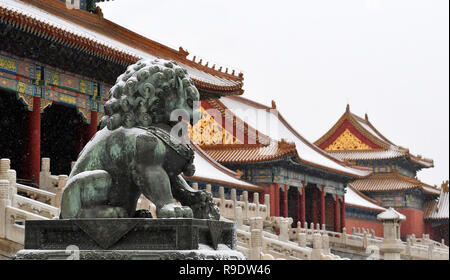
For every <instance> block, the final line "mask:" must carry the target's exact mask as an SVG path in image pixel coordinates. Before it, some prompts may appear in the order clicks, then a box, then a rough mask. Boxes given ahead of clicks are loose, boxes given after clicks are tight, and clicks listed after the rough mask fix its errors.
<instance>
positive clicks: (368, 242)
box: [280, 222, 449, 260]
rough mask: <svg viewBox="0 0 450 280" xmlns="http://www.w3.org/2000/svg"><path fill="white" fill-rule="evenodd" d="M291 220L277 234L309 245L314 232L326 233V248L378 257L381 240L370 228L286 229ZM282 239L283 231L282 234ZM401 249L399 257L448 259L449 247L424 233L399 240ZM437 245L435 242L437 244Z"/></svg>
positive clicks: (319, 227) (323, 227) (302, 244)
mask: <svg viewBox="0 0 450 280" xmlns="http://www.w3.org/2000/svg"><path fill="white" fill-rule="evenodd" d="M290 224H291V223H289V222H287V223H282V224H281V229H280V237H281V235H283V233H285V232H288V234H287V236H288V239H289V240H290V241H297V242H298V243H299V244H300V245H301V246H303V247H304V246H311V245H312V244H313V243H314V235H315V234H320V235H322V236H328V239H329V244H330V247H329V248H330V249H331V250H332V251H334V252H340V253H344V254H353V255H360V256H362V257H364V258H369V259H382V258H383V257H382V256H381V255H380V252H379V248H380V245H381V244H382V243H383V240H384V239H383V238H381V237H376V236H375V234H374V231H373V230H367V229H355V228H353V229H352V234H347V233H346V229H345V228H344V229H343V232H342V233H340V232H333V231H327V230H326V229H325V225H322V227H321V226H320V225H319V224H316V225H314V224H312V223H311V224H310V226H309V227H308V225H307V224H306V223H305V224H304V225H303V227H302V226H301V224H300V223H298V225H297V227H296V228H289V225H290ZM283 238H285V239H286V234H285V236H284V237H283ZM402 243H403V244H404V245H405V250H404V251H403V252H402V253H401V257H402V259H415V260H431V259H432V260H448V259H449V248H448V246H446V245H445V244H442V243H438V242H435V241H433V240H430V239H429V236H428V235H424V238H422V239H413V238H409V239H408V241H407V242H402ZM438 244H439V245H438Z"/></svg>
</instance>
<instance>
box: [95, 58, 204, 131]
mask: <svg viewBox="0 0 450 280" xmlns="http://www.w3.org/2000/svg"><path fill="white" fill-rule="evenodd" d="M108 98H109V100H108V101H107V102H106V104H105V117H103V119H102V122H101V128H104V127H105V126H106V127H108V129H110V130H114V129H117V128H119V127H121V126H123V127H126V128H131V127H136V126H144V127H148V126H151V125H154V124H161V123H165V124H173V122H171V120H170V117H171V113H172V112H173V111H174V110H177V109H181V110H184V111H185V112H186V113H187V114H188V115H189V118H190V120H189V121H190V122H191V123H192V120H194V119H196V120H199V119H200V117H201V112H200V110H199V108H194V105H196V104H197V103H198V101H199V99H200V94H199V92H198V90H197V88H196V87H195V86H194V83H193V82H192V80H191V79H190V77H189V75H188V73H187V71H186V69H183V68H181V67H180V66H178V64H177V63H176V62H174V61H167V60H163V59H155V60H145V59H143V60H140V61H139V62H137V63H136V64H134V65H131V66H129V67H128V68H127V71H126V72H125V73H124V74H122V75H120V76H119V77H118V78H117V81H116V84H115V85H114V86H113V87H112V88H111V90H110V92H109V97H108ZM186 121H187V120H186Z"/></svg>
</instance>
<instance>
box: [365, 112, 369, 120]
mask: <svg viewBox="0 0 450 280" xmlns="http://www.w3.org/2000/svg"><path fill="white" fill-rule="evenodd" d="M365 118H366V121H369V115H368V114H367V113H366V116H365Z"/></svg>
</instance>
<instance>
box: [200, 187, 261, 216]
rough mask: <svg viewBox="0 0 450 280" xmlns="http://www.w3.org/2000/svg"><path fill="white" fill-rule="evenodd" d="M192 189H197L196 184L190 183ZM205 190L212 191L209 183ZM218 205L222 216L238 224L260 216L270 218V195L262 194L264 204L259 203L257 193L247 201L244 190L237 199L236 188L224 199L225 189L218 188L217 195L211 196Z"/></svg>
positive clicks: (246, 194) (246, 193)
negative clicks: (228, 197) (250, 200)
mask: <svg viewBox="0 0 450 280" xmlns="http://www.w3.org/2000/svg"><path fill="white" fill-rule="evenodd" d="M192 188H193V189H197V190H198V184H197V183H193V184H192ZM206 191H207V192H209V193H212V191H211V185H210V184H208V185H206ZM213 201H214V203H216V205H217V206H218V207H219V209H220V214H221V216H222V217H224V218H226V219H229V220H234V221H236V222H237V223H238V224H242V223H248V222H249V220H250V219H252V218H256V217H261V218H262V219H263V220H267V219H270V196H269V195H265V196H264V204H260V203H259V193H254V194H253V202H249V199H248V192H247V191H244V192H243V193H242V195H241V196H240V200H239V201H238V200H237V195H236V189H231V195H230V199H225V189H224V188H223V187H220V188H219V197H214V198H213Z"/></svg>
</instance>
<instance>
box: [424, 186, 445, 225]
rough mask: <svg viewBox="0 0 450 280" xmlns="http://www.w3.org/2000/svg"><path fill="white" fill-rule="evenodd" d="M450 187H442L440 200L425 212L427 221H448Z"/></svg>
mask: <svg viewBox="0 0 450 280" xmlns="http://www.w3.org/2000/svg"><path fill="white" fill-rule="evenodd" d="M448 197H449V195H448V185H447V186H443V187H441V194H440V196H439V198H438V199H437V200H435V201H433V202H432V203H431V204H430V205H429V206H428V207H427V209H426V211H425V215H424V216H425V219H429V220H448V216H449V199H448Z"/></svg>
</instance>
